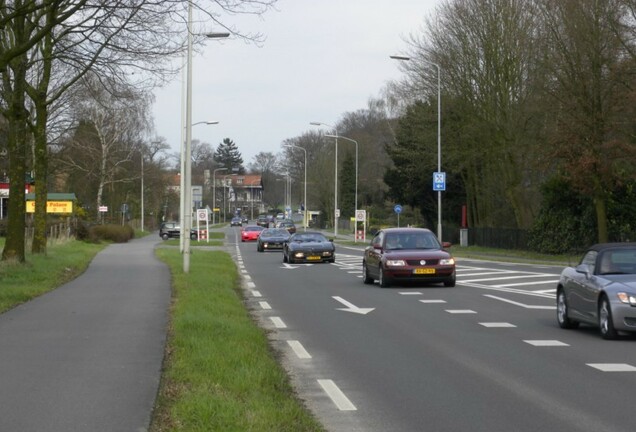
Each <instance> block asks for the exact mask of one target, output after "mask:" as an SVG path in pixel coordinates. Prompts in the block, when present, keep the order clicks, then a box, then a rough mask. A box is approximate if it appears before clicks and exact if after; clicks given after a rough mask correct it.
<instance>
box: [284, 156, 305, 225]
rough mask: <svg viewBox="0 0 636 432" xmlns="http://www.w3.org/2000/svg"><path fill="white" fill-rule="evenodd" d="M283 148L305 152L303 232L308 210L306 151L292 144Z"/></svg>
mask: <svg viewBox="0 0 636 432" xmlns="http://www.w3.org/2000/svg"><path fill="white" fill-rule="evenodd" d="M283 147H290V148H297V149H301V150H302V151H303V152H305V181H304V198H303V201H304V206H305V211H303V227H304V229H305V231H307V208H308V207H307V149H305V148H303V147H299V146H296V145H293V144H284V145H283Z"/></svg>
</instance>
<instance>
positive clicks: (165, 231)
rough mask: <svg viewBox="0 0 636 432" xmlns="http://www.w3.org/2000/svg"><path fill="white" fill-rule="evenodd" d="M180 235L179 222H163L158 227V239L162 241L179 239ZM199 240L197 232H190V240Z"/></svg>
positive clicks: (192, 230) (193, 230)
mask: <svg viewBox="0 0 636 432" xmlns="http://www.w3.org/2000/svg"><path fill="white" fill-rule="evenodd" d="M180 235H181V227H180V226H179V222H164V223H162V224H161V226H160V227H159V237H161V238H162V239H164V240H168V239H171V238H179V236H180ZM198 238H199V236H198V233H197V230H195V229H191V230H190V239H191V240H197V239H198Z"/></svg>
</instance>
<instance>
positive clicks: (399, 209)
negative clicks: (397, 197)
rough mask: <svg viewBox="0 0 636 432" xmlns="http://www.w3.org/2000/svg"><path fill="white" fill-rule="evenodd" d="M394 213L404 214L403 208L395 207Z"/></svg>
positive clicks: (397, 205)
mask: <svg viewBox="0 0 636 432" xmlns="http://www.w3.org/2000/svg"><path fill="white" fill-rule="evenodd" d="M393 211H394V212H395V213H397V214H400V213H402V206H401V205H399V204H396V205H395V207H393Z"/></svg>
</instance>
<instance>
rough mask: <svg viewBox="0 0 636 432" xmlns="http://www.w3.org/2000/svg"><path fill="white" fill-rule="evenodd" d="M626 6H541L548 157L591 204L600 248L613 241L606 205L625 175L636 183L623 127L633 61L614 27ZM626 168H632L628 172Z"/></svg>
mask: <svg viewBox="0 0 636 432" xmlns="http://www.w3.org/2000/svg"><path fill="white" fill-rule="evenodd" d="M623 6H624V2H623V1H621V0H558V1H557V0H543V1H541V7H542V9H541V10H542V12H543V18H544V22H545V26H546V31H547V35H548V38H549V39H548V46H547V49H546V62H545V64H544V66H545V67H546V68H548V69H549V71H550V73H551V77H552V80H551V81H550V82H549V85H548V86H547V91H548V94H549V95H550V97H551V98H552V106H553V107H554V109H553V110H552V114H553V118H554V119H555V122H554V132H553V134H552V136H551V138H552V144H553V145H552V146H551V148H552V151H551V152H550V155H551V156H552V157H553V158H556V160H557V161H558V162H559V165H560V167H561V170H562V172H564V173H565V176H566V178H567V179H568V180H569V181H570V182H571V184H572V185H573V186H574V187H575V189H576V190H577V191H579V192H581V193H583V194H585V195H587V196H590V197H591V198H592V201H593V203H594V208H595V210H596V222H597V230H598V241H599V242H604V241H607V240H608V220H607V219H608V216H607V200H608V199H609V196H610V191H611V190H612V189H613V188H614V187H615V186H616V185H618V184H620V183H621V182H622V181H623V180H625V178H626V177H625V176H626V175H627V176H628V177H631V179H634V178H635V177H634V174H633V172H634V170H633V167H634V164H635V163H636V152H634V150H633V143H632V141H631V139H630V138H629V137H628V136H626V135H625V134H623V133H621V131H623V132H625V128H624V126H623V125H622V123H623V121H624V117H623V111H624V110H625V109H626V108H629V107H630V105H631V101H630V100H629V99H628V97H629V95H630V90H629V86H630V85H631V82H633V58H631V59H630V60H626V59H629V58H630V57H629V56H627V52H626V51H627V50H626V49H625V44H624V41H625V40H627V38H621V37H619V35H617V34H616V32H615V26H614V24H615V23H616V22H619V21H620V20H621V18H622V17H623V14H624V9H623ZM626 163H628V165H630V166H631V167H632V168H631V169H627V170H626V169H625V164H626Z"/></svg>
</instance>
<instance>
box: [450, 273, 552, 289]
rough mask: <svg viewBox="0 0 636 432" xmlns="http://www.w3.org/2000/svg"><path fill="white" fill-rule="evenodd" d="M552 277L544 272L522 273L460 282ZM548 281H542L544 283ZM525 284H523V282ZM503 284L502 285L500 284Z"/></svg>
mask: <svg viewBox="0 0 636 432" xmlns="http://www.w3.org/2000/svg"><path fill="white" fill-rule="evenodd" d="M546 276H550V277H554V275H545V274H523V275H515V276H500V277H492V278H486V279H470V280H466V281H465V280H462V282H487V281H500V280H508V279H525V278H535V277H546ZM546 282H550V281H544V283H546ZM524 285H525V284H524ZM500 286H503V285H500Z"/></svg>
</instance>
